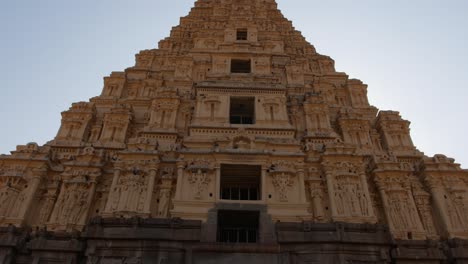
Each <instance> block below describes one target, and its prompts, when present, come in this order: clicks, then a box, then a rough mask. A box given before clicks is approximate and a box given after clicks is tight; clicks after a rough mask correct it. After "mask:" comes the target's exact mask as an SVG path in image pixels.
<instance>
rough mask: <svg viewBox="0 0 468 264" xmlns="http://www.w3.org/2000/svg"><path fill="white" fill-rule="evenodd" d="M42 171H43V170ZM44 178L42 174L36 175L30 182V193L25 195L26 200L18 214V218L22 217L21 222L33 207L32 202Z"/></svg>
mask: <svg viewBox="0 0 468 264" xmlns="http://www.w3.org/2000/svg"><path fill="white" fill-rule="evenodd" d="M41 173H42V172H41ZM41 180H42V175H35V176H34V177H33V178H32V179H31V181H30V182H28V184H29V185H30V187H29V188H30V189H29V191H28V194H27V195H26V197H25V200H24V202H23V204H22V205H21V209H20V211H19V214H18V218H19V219H22V221H21V222H23V221H24V220H25V219H26V217H27V215H26V214H27V213H28V212H29V211H30V209H31V205H32V202H33V200H34V196H35V195H36V192H37V189H38V188H39V184H40V183H41Z"/></svg>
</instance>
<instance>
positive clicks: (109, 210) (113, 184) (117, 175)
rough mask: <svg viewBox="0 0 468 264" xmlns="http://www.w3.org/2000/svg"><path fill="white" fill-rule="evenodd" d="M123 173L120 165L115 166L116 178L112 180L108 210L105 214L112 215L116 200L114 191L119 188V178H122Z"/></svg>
mask: <svg viewBox="0 0 468 264" xmlns="http://www.w3.org/2000/svg"><path fill="white" fill-rule="evenodd" d="M121 171H122V168H121V167H120V164H115V168H114V178H112V184H111V188H110V191H109V197H108V198H107V204H106V209H105V213H112V212H111V209H112V208H111V207H112V203H113V199H114V190H115V188H117V184H118V183H119V178H120V173H121Z"/></svg>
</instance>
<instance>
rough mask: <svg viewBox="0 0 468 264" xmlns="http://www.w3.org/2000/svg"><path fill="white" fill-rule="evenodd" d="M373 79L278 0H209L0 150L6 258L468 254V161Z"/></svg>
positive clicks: (319, 259) (354, 258)
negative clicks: (415, 134)
mask: <svg viewBox="0 0 468 264" xmlns="http://www.w3.org/2000/svg"><path fill="white" fill-rule="evenodd" d="M367 88H368V87H367V85H366V84H364V83H363V82H362V81H360V80H356V79H350V78H349V77H348V76H347V75H346V74H345V73H340V72H336V70H335V62H334V60H333V59H331V58H330V57H328V56H325V55H321V54H318V53H317V52H316V50H315V48H314V47H313V46H312V45H311V44H310V43H308V42H307V41H306V40H305V39H304V37H303V36H302V35H301V34H300V32H299V31H297V30H295V29H294V27H293V26H292V23H291V22H290V21H288V20H287V19H286V18H284V17H283V15H282V14H281V12H280V11H279V10H278V9H277V4H276V2H275V1H274V0H250V1H247V0H198V1H196V2H195V6H194V8H192V9H191V11H190V13H189V15H188V16H186V17H183V18H181V21H180V25H178V26H176V27H174V28H173V29H172V31H171V34H170V36H169V37H167V38H165V39H164V40H161V41H160V42H159V46H158V48H155V49H151V50H144V51H141V52H140V53H139V54H137V55H136V62H135V65H134V66H133V67H130V68H128V69H125V71H124V72H113V73H111V74H110V76H108V77H105V78H104V87H103V90H102V93H101V94H100V95H99V96H97V97H94V98H92V99H91V100H90V102H79V103H74V104H73V105H72V106H71V108H70V109H69V110H67V111H65V112H63V113H62V125H61V128H60V130H59V131H58V133H57V135H56V137H55V138H54V139H53V140H52V141H50V142H48V143H47V144H45V145H44V146H39V145H37V144H35V143H29V144H27V145H24V146H23V145H20V146H18V147H17V149H16V151H12V152H11V155H2V156H0V227H1V228H3V229H0V264H3V263H93V264H94V263H122V264H123V263H158V264H162V263H184V264H187V263H237V262H244V263H246V264H247V263H278V264H279V263H284V264H286V263H297V264H299V263H309V264H310V263H367V264H370V263H467V262H468V256H467V254H466V253H465V252H466V251H467V244H466V241H465V240H464V239H468V207H467V204H468V171H467V170H463V169H461V167H460V165H459V164H457V163H455V161H454V160H453V159H451V158H448V157H446V156H444V155H435V156H434V157H427V156H425V155H424V154H423V153H422V152H420V151H418V149H417V148H416V146H415V145H414V144H413V141H412V139H411V135H410V128H409V126H410V122H409V121H407V120H404V119H403V118H402V117H401V116H400V114H399V113H398V112H395V111H379V110H378V109H377V108H376V107H374V106H372V105H370V104H369V101H368V98H367ZM225 211H230V212H231V213H232V212H243V213H245V214H244V215H249V214H250V215H252V216H254V217H253V218H252V219H254V218H255V217H257V218H258V219H257V218H255V219H254V220H249V221H253V222H250V223H244V224H245V225H250V226H248V227H245V226H243V227H242V228H244V229H241V230H239V227H238V226H234V227H232V226H227V227H226V226H225V227H221V226H220V225H221V223H222V222H223V221H226V220H223V221H221V220H219V218H220V215H222V214H223V213H222V212H225ZM220 212H221V213H220ZM252 212H253V213H252ZM228 215H229V214H228ZM233 218H234V219H228V220H230V221H227V222H230V223H229V224H231V225H233V223H234V224H236V221H241V220H243V219H240V218H242V217H240V216H239V217H237V216H235V215H234V216H233ZM254 222H255V223H254ZM257 222H258V223H257ZM223 228H224V229H223ZM236 228H237V229H236ZM29 229H31V230H35V231H34V232H30V231H29ZM222 232H225V233H224V234H225V235H227V236H230V235H231V234H234V235H233V236H232V237H230V238H228V239H227V240H226V241H230V242H234V241H231V239H234V238H233V237H235V239H237V242H242V241H241V240H242V239H241V238H240V236H241V235H242V236H245V237H244V238H243V239H244V240H245V241H247V240H249V242H252V241H254V242H256V243H252V244H242V243H221V242H220V241H222V239H220V237H222V236H221V235H223V234H222ZM230 232H234V233H230ZM252 234H253V235H252ZM245 241H244V242H245Z"/></svg>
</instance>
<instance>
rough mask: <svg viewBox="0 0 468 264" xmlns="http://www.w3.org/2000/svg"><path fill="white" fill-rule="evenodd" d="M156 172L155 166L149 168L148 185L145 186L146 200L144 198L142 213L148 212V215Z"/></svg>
mask: <svg viewBox="0 0 468 264" xmlns="http://www.w3.org/2000/svg"><path fill="white" fill-rule="evenodd" d="M157 172H158V168H157V166H154V167H152V168H150V172H149V179H148V185H147V187H146V188H147V190H146V200H145V205H144V209H143V212H144V214H148V216H149V215H150V214H151V201H152V198H153V192H154V182H155V181H156V174H157Z"/></svg>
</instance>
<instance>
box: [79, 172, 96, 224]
mask: <svg viewBox="0 0 468 264" xmlns="http://www.w3.org/2000/svg"><path fill="white" fill-rule="evenodd" d="M95 192H96V181H95V180H94V181H93V182H91V188H90V189H89V191H88V199H87V200H86V207H87V208H88V210H87V211H86V213H85V214H83V216H82V217H81V219H80V220H79V222H78V223H76V224H77V225H79V226H84V225H86V220H87V218H88V214H89V210H90V209H91V204H92V202H93V199H94V193H95Z"/></svg>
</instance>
